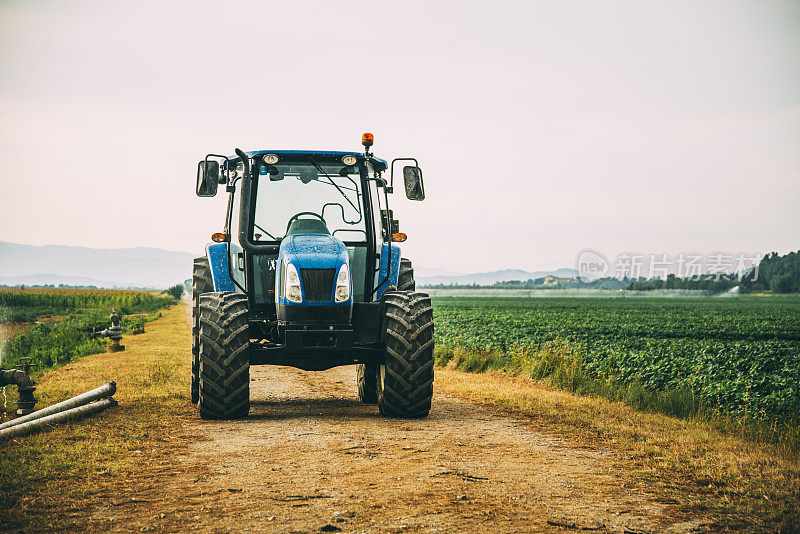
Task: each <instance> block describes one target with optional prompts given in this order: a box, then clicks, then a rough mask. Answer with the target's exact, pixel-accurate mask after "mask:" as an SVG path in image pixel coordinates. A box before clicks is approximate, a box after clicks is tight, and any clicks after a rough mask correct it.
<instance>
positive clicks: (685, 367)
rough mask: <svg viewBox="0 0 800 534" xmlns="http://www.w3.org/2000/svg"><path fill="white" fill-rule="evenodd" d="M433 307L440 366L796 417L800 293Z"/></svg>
mask: <svg viewBox="0 0 800 534" xmlns="http://www.w3.org/2000/svg"><path fill="white" fill-rule="evenodd" d="M434 314H435V321H436V344H437V347H436V354H437V361H438V363H439V364H448V363H451V364H452V365H455V367H457V368H459V369H462V370H467V371H473V372H483V371H491V370H500V371H505V372H508V373H510V374H528V375H530V376H531V377H532V378H536V379H545V378H549V379H550V380H551V381H552V382H553V383H555V384H556V385H558V386H560V387H566V388H568V389H571V390H573V391H576V392H579V393H590V394H591V393H601V394H605V395H606V396H611V397H615V398H621V399H625V400H627V401H630V402H632V403H633V404H637V403H638V404H642V405H643V406H644V407H655V408H657V409H660V410H661V411H666V412H669V413H673V414H675V415H687V414H691V413H697V412H699V411H701V412H714V414H717V415H723V416H725V417H728V418H737V419H743V418H744V419H747V420H754V421H759V422H766V423H767V424H768V425H769V424H771V425H772V426H773V428H774V427H776V426H779V425H785V424H791V425H796V423H797V421H798V420H799V419H800V298H798V297H796V296H786V297H750V296H748V297H735V298H722V297H721V298H558V297H554V298H486V297H478V298H469V297H436V298H434ZM648 398H650V399H653V398H655V399H657V400H656V401H652V402H649V401H646V399H648ZM648 404H650V405H651V406H648Z"/></svg>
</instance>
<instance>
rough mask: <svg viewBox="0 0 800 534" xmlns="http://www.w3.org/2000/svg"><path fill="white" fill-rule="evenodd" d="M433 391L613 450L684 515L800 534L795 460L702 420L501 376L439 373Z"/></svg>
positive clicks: (799, 472) (799, 493) (798, 469)
mask: <svg viewBox="0 0 800 534" xmlns="http://www.w3.org/2000/svg"><path fill="white" fill-rule="evenodd" d="M436 390H437V392H438V393H445V394H452V395H457V396H461V397H465V398H469V399H471V400H477V401H480V402H488V403H491V404H494V405H496V406H500V407H503V408H505V409H508V410H511V411H514V412H519V413H522V414H525V415H526V416H528V418H529V419H528V421H529V422H530V424H533V425H535V426H537V428H539V429H540V430H541V431H544V432H548V433H558V434H563V435H565V436H570V437H572V438H573V439H574V438H575V437H577V438H578V439H580V440H583V441H585V442H591V443H593V444H604V445H607V446H611V447H613V448H615V449H618V450H620V451H622V452H623V453H624V454H626V455H629V457H630V461H631V466H630V468H631V470H632V471H634V472H636V476H637V477H639V478H641V479H644V480H646V481H647V482H648V483H649V484H651V485H652V487H653V488H654V489H656V490H658V491H659V492H660V493H664V494H665V495H666V496H667V498H670V499H673V500H674V501H676V502H677V503H679V504H680V509H681V510H682V511H683V512H685V513H686V514H688V515H691V514H692V513H699V512H701V511H702V512H703V513H704V515H711V516H712V517H714V518H715V519H716V520H717V523H718V526H720V527H728V528H733V529H748V530H763V531H769V532H797V531H800V463H799V462H798V461H797V460H796V459H791V458H786V457H785V456H784V455H782V454H780V453H779V452H777V451H775V450H774V448H772V447H770V446H769V445H759V444H756V443H753V442H752V441H748V440H744V439H741V438H738V437H735V436H732V435H730V434H726V433H722V432H719V431H718V430H716V429H715V428H714V427H713V426H712V425H710V424H708V423H707V422H704V421H702V420H686V419H678V418H675V417H670V416H666V415H661V414H654V413H644V412H641V411H638V410H635V409H634V408H632V407H630V406H628V405H626V404H624V403H622V402H610V401H608V400H606V399H603V398H598V397H585V396H577V395H573V394H571V393H568V392H565V391H562V390H559V389H555V388H552V387H549V386H547V385H545V384H543V383H541V382H537V381H534V380H531V379H527V378H519V377H510V376H507V375H505V374H501V373H486V374H472V373H464V372H460V371H455V370H452V369H443V368H439V369H437V374H436Z"/></svg>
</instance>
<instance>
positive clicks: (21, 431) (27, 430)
mask: <svg viewBox="0 0 800 534" xmlns="http://www.w3.org/2000/svg"><path fill="white" fill-rule="evenodd" d="M116 404H117V401H115V400H114V399H112V398H106V399H101V400H99V401H96V402H90V403H89V404H86V405H83V406H78V407H77V408H72V409H71V410H66V411H64V412H59V413H56V414H52V415H48V416H45V417H41V418H39V419H35V420H33V421H28V422H27V423H21V424H18V425H14V426H12V427H10V428H4V429H3V430H0V442H3V441H7V440H9V439H12V438H17V437H20V436H27V435H28V434H31V433H33V432H35V431H37V430H39V429H40V428H42V427H44V426H46V425H54V424H57V423H66V422H67V421H72V420H74V419H79V418H81V417H86V416H87V415H91V414H95V413H98V412H102V411H103V410H105V409H106V408H110V407H111V406H115V405H116Z"/></svg>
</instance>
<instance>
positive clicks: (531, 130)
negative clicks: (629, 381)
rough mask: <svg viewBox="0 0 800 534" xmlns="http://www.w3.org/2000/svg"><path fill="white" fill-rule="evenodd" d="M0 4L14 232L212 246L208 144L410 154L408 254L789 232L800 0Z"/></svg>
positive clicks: (430, 257) (797, 196)
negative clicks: (199, 175)
mask: <svg viewBox="0 0 800 534" xmlns="http://www.w3.org/2000/svg"><path fill="white" fill-rule="evenodd" d="M221 5H223V3H220V2H213V3H212V2H198V1H191V2H189V1H186V2H172V1H163V0H162V1H159V2H148V1H141V0H138V1H136V2H125V3H123V2H107V1H99V2H44V1H32V0H26V1H9V0H0V159H2V162H3V165H2V167H1V168H0V186H2V190H1V192H0V240H2V241H11V242H18V243H29V244H36V245H41V244H65V245H82V246H90V247H132V246H153V247H160V248H166V249H171V250H182V251H188V252H196V253H198V254H199V253H200V252H201V251H202V249H203V246H204V244H205V242H206V241H208V236H209V235H210V234H211V233H212V232H215V231H219V230H220V229H221V226H222V220H223V202H224V201H223V199H222V196H221V195H220V197H219V198H215V199H200V198H197V197H196V196H195V195H194V180H195V170H196V163H197V160H198V159H201V158H202V157H203V156H204V155H205V154H206V153H208V152H217V153H219V152H223V153H230V152H232V151H233V149H234V148H235V147H241V148H243V149H259V148H287V149H303V148H310V149H330V150H360V148H361V147H360V137H361V133H362V132H364V131H371V132H373V133H374V134H375V147H374V150H375V153H376V154H377V155H378V156H380V157H384V158H386V159H390V158H393V157H396V156H409V155H413V156H416V157H417V158H419V160H420V163H421V165H422V168H423V171H424V176H425V189H426V193H427V195H428V198H427V200H426V201H425V202H421V203H412V202H410V201H408V200H406V199H405V197H404V196H403V195H402V194H396V195H394V198H393V205H392V207H393V208H394V209H395V212H396V216H398V217H399V219H400V225H401V229H402V230H403V231H404V232H406V233H407V234H408V235H409V240H408V242H407V243H406V244H405V246H404V252H405V255H407V256H409V257H410V258H411V259H412V260H413V261H414V262H415V264H417V265H419V266H426V267H439V268H445V269H450V270H453V271H460V272H470V271H475V270H490V269H499V268H505V267H516V268H524V269H531V270H532V269H537V268H555V267H569V266H572V265H573V263H574V259H575V256H576V254H577V253H578V252H579V251H580V250H582V249H584V248H592V249H596V250H598V251H601V252H603V253H604V254H606V255H614V254H616V253H618V252H620V251H638V252H642V253H679V252H701V253H711V252H716V251H728V252H731V253H735V252H740V251H745V252H750V251H752V252H758V251H761V252H765V251H769V250H777V251H779V252H782V253H783V252H788V251H789V250H797V249H800V2H797V1H786V2H777V1H766V0H759V1H752V2H741V1H732V0H722V1H687V2H677V1H672V2H642V1H631V2H598V1H586V2H569V1H524V2H523V1H520V2H482V3H473V2H463V1H459V2H435V1H425V2H392V3H388V2H386V3H380V2H342V1H338V2H299V1H294V2H285V1H284V2H264V1H253V2H225V3H224V6H225V7H224V8H221V7H218V6H221Z"/></svg>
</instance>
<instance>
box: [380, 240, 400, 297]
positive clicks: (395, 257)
mask: <svg viewBox="0 0 800 534" xmlns="http://www.w3.org/2000/svg"><path fill="white" fill-rule="evenodd" d="M389 247H392V254H391V256H392V258H391V265H390V263H389ZM400 254H401V251H400V247H399V246H397V245H395V244H394V243H384V244H383V246H382V247H381V263H380V270H379V271H378V283H380V282H381V281H383V279H384V278H386V276H387V274H388V276H389V278H388V279H387V280H386V281H385V282H383V283H382V284H381V285H380V287H378V291H377V296H376V297H375V298H376V300H380V298H381V296H383V293H384V291H386V289H387V288H388V287H389V286H394V287H397V281H398V279H399V278H400Z"/></svg>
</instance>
